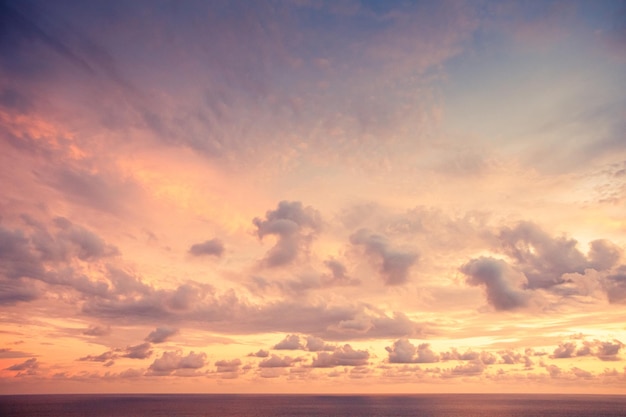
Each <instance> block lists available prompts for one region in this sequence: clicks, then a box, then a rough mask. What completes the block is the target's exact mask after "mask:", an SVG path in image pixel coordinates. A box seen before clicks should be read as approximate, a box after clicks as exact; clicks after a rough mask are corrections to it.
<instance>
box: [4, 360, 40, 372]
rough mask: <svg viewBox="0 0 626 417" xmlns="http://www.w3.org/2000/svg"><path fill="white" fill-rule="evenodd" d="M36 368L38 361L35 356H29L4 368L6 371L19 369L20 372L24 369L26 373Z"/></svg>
mask: <svg viewBox="0 0 626 417" xmlns="http://www.w3.org/2000/svg"><path fill="white" fill-rule="evenodd" d="M37 368H39V363H38V362H37V358H30V359H27V360H25V361H24V362H21V363H16V364H15V365H11V366H9V367H8V368H4V369H5V370H7V371H19V372H20V373H21V372H23V371H26V372H27V373H29V374H30V373H33V372H34V371H35V370H36V369H37Z"/></svg>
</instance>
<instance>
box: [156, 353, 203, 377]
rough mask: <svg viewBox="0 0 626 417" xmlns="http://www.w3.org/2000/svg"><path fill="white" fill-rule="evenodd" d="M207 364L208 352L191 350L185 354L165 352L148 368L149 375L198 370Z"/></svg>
mask: <svg viewBox="0 0 626 417" xmlns="http://www.w3.org/2000/svg"><path fill="white" fill-rule="evenodd" d="M205 365H206V353H204V352H200V353H195V352H193V351H192V352H189V353H188V354H187V355H186V356H183V355H182V353H181V352H178V351H172V352H163V355H161V357H160V358H157V359H155V360H154V362H153V363H152V364H151V365H150V367H149V368H148V375H159V376H164V375H171V374H172V373H174V372H177V371H180V370H197V369H200V368H202V367H203V366H205Z"/></svg>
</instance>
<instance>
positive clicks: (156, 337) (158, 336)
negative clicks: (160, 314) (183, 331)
mask: <svg viewBox="0 0 626 417" xmlns="http://www.w3.org/2000/svg"><path fill="white" fill-rule="evenodd" d="M175 334H178V329H176V328H173V327H166V326H164V327H157V328H156V329H154V330H153V331H151V332H150V334H149V335H148V336H147V337H146V339H145V340H146V342H150V343H163V342H165V341H167V340H168V339H169V338H170V337H171V336H174V335H175Z"/></svg>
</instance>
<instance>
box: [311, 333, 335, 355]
mask: <svg viewBox="0 0 626 417" xmlns="http://www.w3.org/2000/svg"><path fill="white" fill-rule="evenodd" d="M334 349H335V347H334V346H332V345H329V344H327V343H326V342H324V340H323V339H322V338H320V337H315V336H307V338H306V350H308V351H309V352H320V351H323V350H326V351H332V350H334Z"/></svg>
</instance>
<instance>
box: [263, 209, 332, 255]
mask: <svg viewBox="0 0 626 417" xmlns="http://www.w3.org/2000/svg"><path fill="white" fill-rule="evenodd" d="M253 224H254V225H255V226H256V227H257V235H258V236H259V239H263V237H264V236H267V235H274V236H276V237H277V242H276V244H275V245H274V247H273V248H272V249H270V250H269V252H268V253H267V255H266V257H265V260H264V263H265V264H266V265H267V266H269V267H278V266H283V265H286V264H289V263H291V262H292V261H294V260H295V259H296V258H297V257H298V254H299V253H300V252H301V251H303V250H306V248H308V244H309V243H310V241H311V240H312V239H313V237H314V236H315V234H316V233H317V232H319V230H320V229H321V227H322V220H321V217H320V214H319V212H318V211H317V210H315V209H314V208H312V207H310V206H307V207H304V206H303V205H302V203H301V202H299V201H293V202H290V201H281V202H280V203H278V207H277V208H276V210H269V211H268V212H267V213H265V219H261V218H258V217H257V218H255V219H254V220H253Z"/></svg>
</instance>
